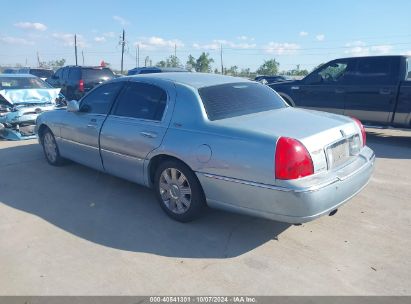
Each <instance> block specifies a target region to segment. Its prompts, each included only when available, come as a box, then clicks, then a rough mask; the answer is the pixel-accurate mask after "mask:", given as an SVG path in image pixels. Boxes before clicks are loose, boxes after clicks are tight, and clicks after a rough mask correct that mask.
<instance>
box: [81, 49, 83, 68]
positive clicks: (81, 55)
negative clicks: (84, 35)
mask: <svg viewBox="0 0 411 304" xmlns="http://www.w3.org/2000/svg"><path fill="white" fill-rule="evenodd" d="M81 57H83V65H84V50H81Z"/></svg>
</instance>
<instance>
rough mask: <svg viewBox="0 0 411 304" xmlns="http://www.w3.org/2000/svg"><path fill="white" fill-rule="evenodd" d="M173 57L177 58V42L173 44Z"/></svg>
mask: <svg viewBox="0 0 411 304" xmlns="http://www.w3.org/2000/svg"><path fill="white" fill-rule="evenodd" d="M174 57H175V58H177V43H175V44H174Z"/></svg>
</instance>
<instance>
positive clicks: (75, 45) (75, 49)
mask: <svg viewBox="0 0 411 304" xmlns="http://www.w3.org/2000/svg"><path fill="white" fill-rule="evenodd" d="M74 55H75V56H76V65H77V35H76V34H74Z"/></svg>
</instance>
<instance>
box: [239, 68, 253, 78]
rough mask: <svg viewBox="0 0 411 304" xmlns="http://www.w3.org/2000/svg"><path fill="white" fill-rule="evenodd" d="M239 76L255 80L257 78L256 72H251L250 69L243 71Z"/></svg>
mask: <svg viewBox="0 0 411 304" xmlns="http://www.w3.org/2000/svg"><path fill="white" fill-rule="evenodd" d="M237 76H240V77H244V78H249V79H254V78H255V77H256V76H257V73H256V72H251V70H250V68H246V69H241V71H240V72H239V73H238V75H237Z"/></svg>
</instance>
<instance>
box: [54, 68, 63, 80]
mask: <svg viewBox="0 0 411 304" xmlns="http://www.w3.org/2000/svg"><path fill="white" fill-rule="evenodd" d="M62 73H63V69H58V70H57V72H56V74H55V76H56V77H57V78H59V79H61V77H62Z"/></svg>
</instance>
